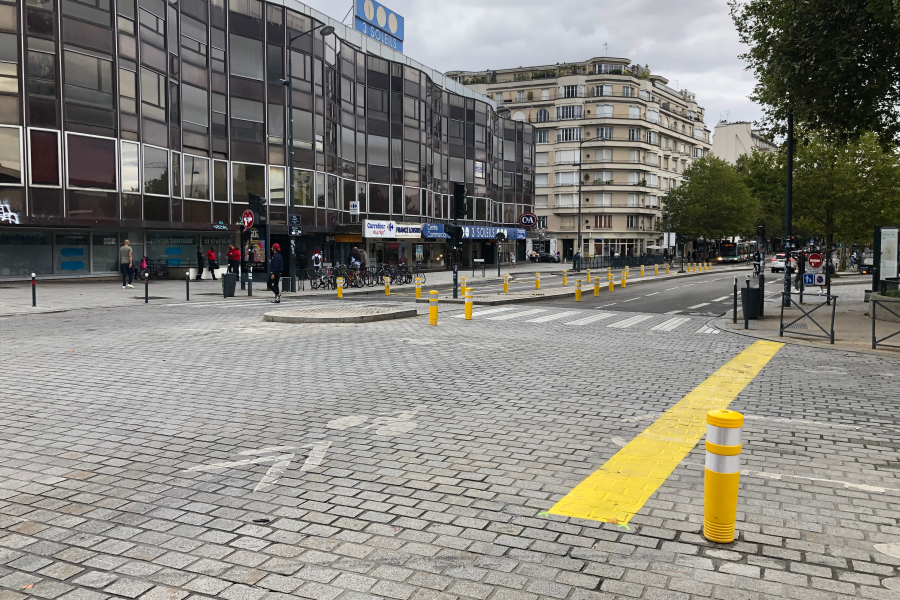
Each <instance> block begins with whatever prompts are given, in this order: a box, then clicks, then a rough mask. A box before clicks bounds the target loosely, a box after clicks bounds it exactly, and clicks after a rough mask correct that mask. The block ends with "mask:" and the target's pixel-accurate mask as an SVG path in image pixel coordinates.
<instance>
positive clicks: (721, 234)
mask: <svg viewBox="0 0 900 600" xmlns="http://www.w3.org/2000/svg"><path fill="white" fill-rule="evenodd" d="M667 210H668V211H669V214H670V215H671V220H672V231H675V232H677V233H678V234H680V235H685V236H687V237H688V238H689V239H691V238H693V239H699V238H705V239H707V240H719V239H722V238H725V237H730V236H737V235H751V234H752V232H753V231H754V230H755V228H756V217H757V212H758V203H757V202H756V200H755V199H754V198H753V196H751V194H750V191H749V190H748V189H747V186H746V185H745V184H744V181H743V179H742V178H741V176H740V174H739V173H738V171H737V169H736V168H735V167H734V166H733V165H730V164H728V163H727V162H725V161H724V160H722V159H720V158H716V157H715V156H712V155H710V156H706V157H703V158H701V159H699V160H696V161H694V163H693V164H692V165H691V166H690V167H688V168H687V169H685V171H684V181H683V182H682V184H681V185H680V186H679V187H678V188H677V189H675V191H673V192H672V196H671V200H670V202H669V204H668V208H667Z"/></svg>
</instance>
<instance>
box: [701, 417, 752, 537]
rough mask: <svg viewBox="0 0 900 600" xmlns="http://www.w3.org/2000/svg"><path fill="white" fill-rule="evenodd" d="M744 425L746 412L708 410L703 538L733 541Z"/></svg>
mask: <svg viewBox="0 0 900 600" xmlns="http://www.w3.org/2000/svg"><path fill="white" fill-rule="evenodd" d="M743 425H744V415H742V414H741V413H739V412H735V411H733V410H711V411H709V412H708V413H706V472H705V474H704V477H703V537H705V538H706V539H708V540H710V541H712V542H717V543H719V544H728V543H731V542H733V541H734V522H735V519H736V518H737V499H738V484H739V482H740V478H741V428H742V427H743Z"/></svg>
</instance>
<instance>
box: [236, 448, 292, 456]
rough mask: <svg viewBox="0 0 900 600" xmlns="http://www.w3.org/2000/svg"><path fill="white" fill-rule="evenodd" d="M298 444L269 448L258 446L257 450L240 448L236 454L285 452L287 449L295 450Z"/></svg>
mask: <svg viewBox="0 0 900 600" xmlns="http://www.w3.org/2000/svg"><path fill="white" fill-rule="evenodd" d="M297 448H299V446H272V447H271V448H260V449H259V450H241V451H240V452H238V454H240V455H242V456H246V455H248V454H249V455H251V456H252V455H255V454H274V453H275V452H287V451H288V450H296V449H297Z"/></svg>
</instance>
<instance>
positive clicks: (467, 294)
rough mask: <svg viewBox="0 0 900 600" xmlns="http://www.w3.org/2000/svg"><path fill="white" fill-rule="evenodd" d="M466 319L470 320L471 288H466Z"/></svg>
mask: <svg viewBox="0 0 900 600" xmlns="http://www.w3.org/2000/svg"><path fill="white" fill-rule="evenodd" d="M465 298H466V321H471V320H472V288H466V292H465Z"/></svg>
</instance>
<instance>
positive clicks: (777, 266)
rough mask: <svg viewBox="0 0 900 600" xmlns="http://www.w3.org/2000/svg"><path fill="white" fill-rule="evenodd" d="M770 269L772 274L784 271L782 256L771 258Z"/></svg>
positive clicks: (777, 255)
mask: <svg viewBox="0 0 900 600" xmlns="http://www.w3.org/2000/svg"><path fill="white" fill-rule="evenodd" d="M770 267H771V268H772V272H773V273H778V272H779V271H784V254H776V255H775V256H773V257H772V262H771V264H770Z"/></svg>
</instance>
